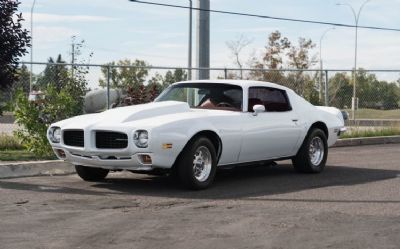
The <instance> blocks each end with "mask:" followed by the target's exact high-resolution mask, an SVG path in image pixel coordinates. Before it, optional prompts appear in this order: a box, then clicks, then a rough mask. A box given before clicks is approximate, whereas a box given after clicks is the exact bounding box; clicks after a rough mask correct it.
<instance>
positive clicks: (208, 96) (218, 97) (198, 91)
mask: <svg viewBox="0 0 400 249" xmlns="http://www.w3.org/2000/svg"><path fill="white" fill-rule="evenodd" d="M242 99H243V90H242V88H241V87H240V86H236V85H229V84H215V83H183V84H178V85H174V86H170V87H168V88H167V89H166V90H164V91H163V92H162V93H161V95H160V96H159V97H158V98H157V99H156V100H155V102H161V101H171V100H174V101H181V102H186V103H188V104H189V106H190V107H191V108H201V109H217V110H228V111H241V110H242Z"/></svg>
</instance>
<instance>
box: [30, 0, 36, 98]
mask: <svg viewBox="0 0 400 249" xmlns="http://www.w3.org/2000/svg"><path fill="white" fill-rule="evenodd" d="M35 4H36V0H33V3H32V7H31V72H30V74H29V94H30V93H31V92H32V70H33V10H34V8H35Z"/></svg>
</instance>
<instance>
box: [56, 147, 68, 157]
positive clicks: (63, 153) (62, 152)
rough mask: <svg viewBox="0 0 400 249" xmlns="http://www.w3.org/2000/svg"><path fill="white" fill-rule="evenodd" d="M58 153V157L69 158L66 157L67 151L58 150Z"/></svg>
mask: <svg viewBox="0 0 400 249" xmlns="http://www.w3.org/2000/svg"><path fill="white" fill-rule="evenodd" d="M56 153H57V155H58V156H59V157H60V158H66V157H67V156H66V155H65V151H63V150H61V149H57V150H56Z"/></svg>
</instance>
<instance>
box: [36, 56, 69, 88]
mask: <svg viewBox="0 0 400 249" xmlns="http://www.w3.org/2000/svg"><path fill="white" fill-rule="evenodd" d="M48 63H50V64H47V66H46V68H45V69H44V71H43V73H41V74H40V75H39V77H38V79H37V81H36V84H35V87H36V88H37V89H41V90H42V89H47V87H48V86H49V85H53V86H54V87H55V88H56V89H57V90H61V89H63V88H64V87H66V86H67V85H68V84H69V83H70V81H71V77H70V72H69V70H68V68H67V66H66V65H52V64H53V63H58V64H65V61H64V60H63V59H62V57H61V54H59V55H58V56H57V59H56V60H54V59H53V58H52V57H50V58H49V59H48Z"/></svg>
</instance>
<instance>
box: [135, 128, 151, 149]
mask: <svg viewBox="0 0 400 249" xmlns="http://www.w3.org/2000/svg"><path fill="white" fill-rule="evenodd" d="M133 141H134V142H135V145H136V146H137V147H139V148H147V146H148V142H149V134H148V132H147V131H145V130H138V131H135V134H133Z"/></svg>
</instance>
